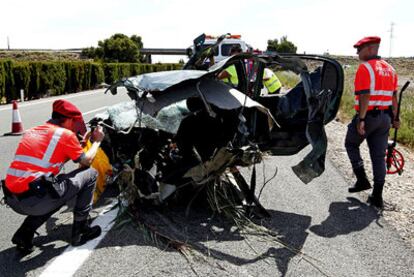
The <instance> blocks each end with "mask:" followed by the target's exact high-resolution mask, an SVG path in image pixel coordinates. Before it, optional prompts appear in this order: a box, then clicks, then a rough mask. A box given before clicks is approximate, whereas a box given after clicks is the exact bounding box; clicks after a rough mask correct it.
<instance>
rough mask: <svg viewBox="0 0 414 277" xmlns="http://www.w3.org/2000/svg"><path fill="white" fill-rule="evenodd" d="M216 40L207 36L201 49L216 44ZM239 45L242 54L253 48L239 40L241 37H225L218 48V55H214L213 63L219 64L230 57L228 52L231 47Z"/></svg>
mask: <svg viewBox="0 0 414 277" xmlns="http://www.w3.org/2000/svg"><path fill="white" fill-rule="evenodd" d="M216 41H217V38H215V37H212V36H209V35H207V36H206V40H205V41H204V45H203V47H207V46H210V45H213V44H214V43H216ZM235 45H239V46H240V48H241V49H242V51H243V52H249V51H252V50H253V48H252V47H251V46H250V45H248V44H247V43H246V42H245V41H243V40H242V39H241V35H230V36H228V37H226V38H225V39H224V40H223V41H222V42H221V43H220V45H219V47H218V53H216V54H215V55H214V61H215V62H219V61H221V60H224V59H225V58H227V57H229V56H230V50H231V48H232V47H233V46H235Z"/></svg>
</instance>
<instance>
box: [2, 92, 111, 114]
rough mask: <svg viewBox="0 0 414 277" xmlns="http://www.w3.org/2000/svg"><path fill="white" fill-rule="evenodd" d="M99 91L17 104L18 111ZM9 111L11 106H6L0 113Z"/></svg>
mask: <svg viewBox="0 0 414 277" xmlns="http://www.w3.org/2000/svg"><path fill="white" fill-rule="evenodd" d="M100 91H103V90H91V91H88V92H79V93H75V94H70V95H59V96H53V97H50V98H48V99H45V100H39V101H37V100H35V102H31V101H30V102H29V103H26V102H24V103H19V109H20V108H24V107H30V106H34V105H38V104H43V103H49V102H53V101H55V100H56V99H57V98H59V99H70V98H75V97H81V96H88V95H91V94H95V93H99V92H100ZM10 109H11V104H9V105H6V107H4V108H0V111H6V110H10Z"/></svg>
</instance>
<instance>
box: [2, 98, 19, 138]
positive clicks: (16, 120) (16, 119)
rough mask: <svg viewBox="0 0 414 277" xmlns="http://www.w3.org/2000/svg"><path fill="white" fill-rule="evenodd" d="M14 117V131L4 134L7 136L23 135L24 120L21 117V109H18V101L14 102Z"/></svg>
mask: <svg viewBox="0 0 414 277" xmlns="http://www.w3.org/2000/svg"><path fill="white" fill-rule="evenodd" d="M12 103H13V116H12V131H11V132H10V133H6V134H4V135H5V136H7V135H9V136H19V135H21V134H23V132H24V131H23V124H22V118H21V117H20V112H19V108H18V107H17V101H16V100H13V101H12Z"/></svg>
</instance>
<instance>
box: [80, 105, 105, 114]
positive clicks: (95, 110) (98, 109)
mask: <svg viewBox="0 0 414 277" xmlns="http://www.w3.org/2000/svg"><path fill="white" fill-rule="evenodd" d="M107 107H108V106H103V107H100V108H97V109H94V110H92V111H88V112H85V113H82V115H87V114H90V113H93V112H97V111H100V110H103V109H106V108H107Z"/></svg>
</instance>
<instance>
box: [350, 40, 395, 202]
mask: <svg viewBox="0 0 414 277" xmlns="http://www.w3.org/2000/svg"><path fill="white" fill-rule="evenodd" d="M380 42H381V38H379V37H365V38H363V39H361V40H360V41H358V42H357V43H356V44H355V45H354V47H355V48H356V49H357V54H358V57H359V60H360V61H361V64H360V65H359V67H358V70H357V73H356V76H355V110H356V115H355V117H354V118H353V120H352V122H351V123H350V124H349V125H348V132H347V134H346V139H345V148H346V150H347V153H348V157H349V159H350V161H351V164H352V169H353V171H354V173H355V176H356V178H357V181H356V183H355V185H354V186H353V187H351V188H349V192H351V193H353V192H358V191H362V190H366V189H369V188H371V184H370V182H369V181H368V179H367V176H366V173H365V170H364V164H363V160H362V158H361V154H360V150H359V146H360V144H361V143H362V142H363V141H364V139H367V143H368V147H369V153H370V156H371V162H372V169H373V173H374V189H373V192H372V194H371V195H370V196H369V198H368V202H369V203H371V205H373V206H375V207H378V208H382V207H383V199H382V191H383V187H384V182H385V175H386V164H385V151H386V149H387V144H388V135H389V129H390V126H391V123H392V125H393V127H394V128H399V122H398V119H397V118H396V111H397V84H398V78H397V74H396V72H395V70H394V68H393V67H392V66H391V65H389V64H388V63H387V62H386V61H384V60H382V59H381V57H379V56H378V48H379V44H380Z"/></svg>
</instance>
